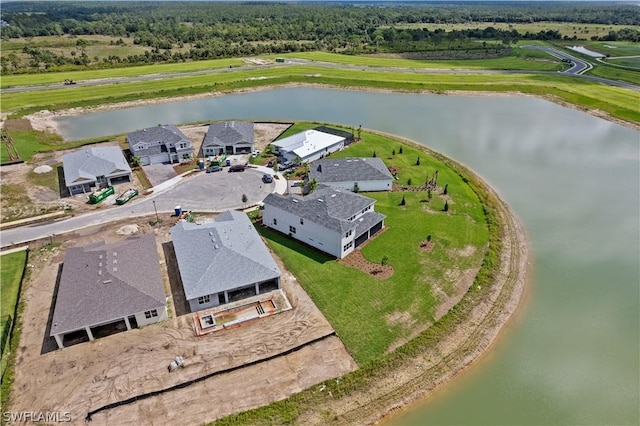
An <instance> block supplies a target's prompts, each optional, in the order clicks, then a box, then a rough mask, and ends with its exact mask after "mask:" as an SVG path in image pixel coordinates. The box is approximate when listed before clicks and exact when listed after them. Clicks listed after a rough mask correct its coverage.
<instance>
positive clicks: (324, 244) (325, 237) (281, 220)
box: [262, 201, 353, 258]
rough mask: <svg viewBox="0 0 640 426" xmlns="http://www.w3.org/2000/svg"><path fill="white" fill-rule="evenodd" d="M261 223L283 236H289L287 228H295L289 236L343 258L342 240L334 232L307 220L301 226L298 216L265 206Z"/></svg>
mask: <svg viewBox="0 0 640 426" xmlns="http://www.w3.org/2000/svg"><path fill="white" fill-rule="evenodd" d="M292 202H293V201H292ZM273 219H276V222H277V223H276V224H274V223H273ZM262 223H263V224H265V225H267V226H268V227H270V228H273V229H275V230H277V231H280V232H282V233H283V234H289V233H290V232H289V226H293V227H295V228H296V233H295V234H294V233H291V236H292V237H293V238H295V239H296V240H299V241H302V242H304V243H306V244H309V245H310V246H312V247H315V248H317V249H319V250H322V251H324V252H325V253H329V254H330V255H332V256H335V257H340V258H341V257H343V250H342V247H343V245H344V244H342V243H343V241H344V240H343V238H341V236H340V235H338V234H337V233H336V232H333V231H330V230H328V229H327V228H325V227H323V226H320V225H318V224H316V223H313V222H310V221H309V220H305V221H304V223H303V224H300V218H299V217H298V216H295V215H293V214H291V213H288V212H285V211H283V210H280V209H278V208H275V207H273V206H269V205H265V206H264V210H263V212H262ZM352 238H353V236H352ZM345 244H346V243H345Z"/></svg>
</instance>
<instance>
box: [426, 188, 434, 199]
mask: <svg viewBox="0 0 640 426" xmlns="http://www.w3.org/2000/svg"><path fill="white" fill-rule="evenodd" d="M432 197H433V196H432V195H431V190H430V189H427V199H429V200H431V198H432Z"/></svg>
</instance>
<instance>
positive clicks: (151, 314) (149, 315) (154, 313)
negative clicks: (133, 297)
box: [144, 309, 158, 319]
mask: <svg viewBox="0 0 640 426" xmlns="http://www.w3.org/2000/svg"><path fill="white" fill-rule="evenodd" d="M157 316H158V310H157V309H152V310H150V311H146V312H145V313H144V317H145V318H146V319H150V318H155V317H157Z"/></svg>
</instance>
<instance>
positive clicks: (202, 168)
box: [198, 160, 204, 170]
mask: <svg viewBox="0 0 640 426" xmlns="http://www.w3.org/2000/svg"><path fill="white" fill-rule="evenodd" d="M198 168H199V169H200V170H204V160H200V161H199V162H198Z"/></svg>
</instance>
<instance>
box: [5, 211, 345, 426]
mask: <svg viewBox="0 0 640 426" xmlns="http://www.w3.org/2000/svg"><path fill="white" fill-rule="evenodd" d="M131 225H137V226H138V230H139V232H153V233H155V234H156V235H157V241H158V253H159V254H160V259H161V263H162V264H163V269H165V271H166V267H167V265H169V264H171V262H172V260H171V259H166V258H165V257H164V256H165V253H167V251H165V250H164V249H163V243H167V242H168V241H169V240H170V235H169V233H168V226H166V227H160V228H152V227H151V226H150V225H149V224H148V223H147V222H146V220H145V219H144V218H141V219H139V221H138V222H136V223H132V222H121V223H118V224H109V225H105V226H103V227H102V228H98V229H96V228H94V229H88V230H83V231H82V232H81V233H76V234H74V235H72V236H70V237H66V238H65V241H67V242H65V243H63V244H62V246H60V248H54V249H48V250H45V251H44V252H38V253H36V251H37V250H34V251H33V252H32V254H33V256H30V260H29V266H28V268H29V269H30V270H31V277H30V279H29V280H28V281H27V282H26V284H25V292H24V296H23V297H24V301H25V302H26V303H25V309H24V312H23V315H22V318H23V326H22V330H21V332H22V337H21V341H20V346H19V348H18V354H17V357H16V364H15V372H14V377H15V381H14V384H13V393H12V397H11V403H10V410H11V411H17V412H20V411H36V412H40V411H42V412H44V411H48V412H52V411H61V412H70V413H71V418H72V422H73V423H76V424H84V418H85V416H86V415H87V413H88V412H89V411H90V410H94V409H97V408H99V407H101V406H104V405H106V404H109V403H113V402H116V401H122V400H124V399H127V398H131V397H133V396H136V395H139V394H142V393H146V392H150V391H156V390H160V389H164V388H167V387H170V386H173V385H176V384H179V383H183V382H186V381H189V380H192V379H195V378H198V377H201V376H204V375H206V374H209V373H212V372H215V371H220V370H224V369H227V368H230V367H235V366H240V365H243V364H246V363H248V362H252V361H256V360H261V359H264V358H267V357H270V356H272V355H276V354H279V353H281V352H283V351H286V350H288V349H291V348H294V347H296V346H298V345H301V344H304V343H306V342H311V341H313V340H314V339H317V338H319V337H322V336H325V335H328V334H330V333H331V332H332V331H333V330H332V328H331V326H330V325H329V323H328V322H327V321H326V319H325V318H324V317H323V315H322V314H321V313H320V312H319V310H318V309H317V308H316V307H315V305H314V304H313V303H312V301H311V299H310V298H309V297H308V296H307V295H306V293H305V292H304V291H303V290H302V289H301V287H300V285H299V284H298V283H297V281H296V280H295V278H294V277H293V276H292V275H291V274H289V273H288V272H286V270H285V269H284V267H283V266H282V264H281V263H280V264H279V266H280V268H281V269H282V270H283V271H284V273H283V277H282V287H283V289H284V291H285V292H286V294H287V297H288V299H289V301H290V303H291V304H292V306H293V309H292V310H290V311H287V312H283V313H280V314H277V315H273V316H271V317H267V318H264V319H261V320H257V321H254V322H252V323H249V324H247V325H246V326H244V327H241V328H237V329H232V330H226V331H223V332H219V333H213V334H210V335H207V336H202V337H196V336H195V335H194V332H193V330H192V319H191V315H183V316H180V317H177V318H176V317H175V316H174V317H173V318H170V319H169V320H167V321H164V322H161V323H158V324H154V325H151V326H147V327H144V328H142V329H136V330H132V331H128V332H124V333H119V334H115V335H112V336H108V337H105V338H102V339H98V340H96V341H94V342H87V343H82V344H78V345H75V346H71V347H69V348H65V349H63V350H54V351H50V352H46V353H42V352H43V351H46V348H48V347H50V345H51V344H52V342H51V339H50V338H48V337H46V336H48V321H49V319H50V315H51V308H52V296H53V292H54V288H55V284H56V276H57V273H58V267H59V265H60V263H61V262H62V261H63V259H64V252H65V250H66V248H67V246H69V245H73V246H76V245H83V244H88V243H90V242H92V241H98V240H103V239H104V240H106V241H107V242H109V241H116V240H118V239H120V238H123V236H122V235H119V234H123V233H124V234H126V233H131V232H133V231H135V229H136V228H135V227H134V226H131ZM40 244H42V243H40ZM34 245H35V243H34ZM171 286H172V287H173V284H172V285H171ZM167 287H169V286H168V285H167ZM170 311H171V312H175V311H174V309H173V304H170ZM177 355H181V356H182V357H183V358H184V360H185V368H182V369H179V370H177V371H175V372H173V373H168V371H167V366H168V364H169V362H171V360H173V359H174V358H175V356H177ZM356 368H357V366H356V364H355V362H354V361H353V359H352V358H351V356H350V355H349V354H348V353H347V351H346V349H345V347H344V346H343V345H342V343H341V342H340V340H339V339H338V338H337V337H335V336H333V337H328V338H325V339H322V340H320V341H318V342H316V343H314V344H311V345H308V346H305V347H304V348H302V349H300V350H298V351H294V352H292V353H291V354H288V355H285V356H283V357H279V358H278V357H277V358H274V359H272V360H269V361H265V362H264V363H260V364H257V365H254V366H252V367H248V368H240V369H238V370H235V371H233V372H229V373H225V374H221V375H218V376H214V377H212V378H210V379H207V380H205V381H202V382H199V383H197V384H194V385H191V386H189V387H186V388H182V389H179V390H175V391H172V392H170V393H167V394H164V395H162V396H157V397H152V398H149V399H146V400H143V401H138V402H136V403H134V404H132V405H127V406H123V407H119V408H115V409H110V410H107V411H103V412H100V413H97V414H95V415H94V416H93V423H94V424H118V425H120V424H132V425H135V424H172V423H174V424H184V425H187V424H201V423H202V422H207V421H213V420H215V419H216V418H219V417H222V416H225V415H228V414H231V413H234V412H237V411H242V410H245V409H249V408H253V407H257V406H260V405H264V404H267V403H269V402H272V401H275V400H278V399H283V398H286V397H288V396H290V395H291V394H293V393H295V392H298V391H300V390H302V389H304V388H307V387H309V386H312V385H314V384H315V383H319V382H321V381H324V380H327V379H330V378H334V377H338V376H341V375H343V374H345V373H347V372H349V371H352V370H354V369H356ZM176 407H188V409H184V410H183V409H176Z"/></svg>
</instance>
